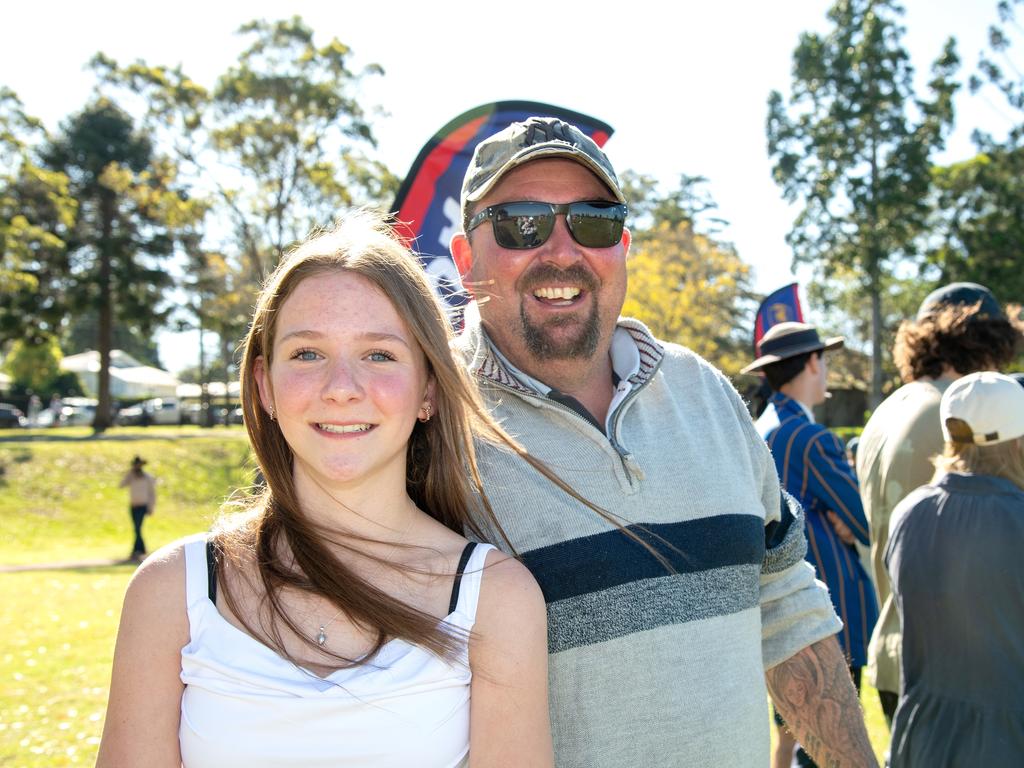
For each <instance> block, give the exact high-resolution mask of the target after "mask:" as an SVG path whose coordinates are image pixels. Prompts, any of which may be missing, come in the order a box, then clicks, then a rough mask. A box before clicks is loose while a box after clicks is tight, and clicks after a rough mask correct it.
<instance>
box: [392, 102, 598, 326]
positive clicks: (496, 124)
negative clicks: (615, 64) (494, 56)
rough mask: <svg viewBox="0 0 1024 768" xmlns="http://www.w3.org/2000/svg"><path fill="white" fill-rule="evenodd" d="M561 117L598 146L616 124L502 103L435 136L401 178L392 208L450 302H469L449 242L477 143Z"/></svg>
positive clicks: (459, 222) (563, 111) (536, 104)
mask: <svg viewBox="0 0 1024 768" xmlns="http://www.w3.org/2000/svg"><path fill="white" fill-rule="evenodd" d="M533 116H542V117H557V118H559V119H560V120H565V121H566V122H568V123H572V124H573V125H575V126H577V127H578V128H579V129H580V130H581V131H583V132H584V133H585V134H587V135H588V136H590V138H592V139H593V140H594V142H595V143H596V144H597V145H598V146H604V143H605V142H606V141H607V140H608V137H609V136H611V135H612V127H611V126H610V125H608V124H607V123H603V122H601V121H600V120H595V119H594V118H593V117H589V116H587V115H583V114H580V113H579V112H573V111H572V110H569V109H564V108H562V107H555V106H552V105H551V104H541V103H539V102H536V101H499V102H495V103H493V104H484V105H483V106H480V107H477V108H476V109H471V110H469V111H468V112H464V113H463V114H461V115H459V116H458V117H456V118H455V119H454V120H452V121H451V122H450V123H448V124H447V125H446V126H444V128H442V129H441V130H439V131H438V132H437V133H435V134H434V136H433V138H431V139H430V141H428V142H427V143H426V145H425V146H424V147H423V149H421V150H420V153H419V155H418V156H417V158H416V160H415V161H414V162H413V164H412V168H411V169H410V170H409V174H408V175H407V176H406V177H405V181H404V182H402V186H401V188H400V189H399V190H398V195H396V196H395V202H394V205H393V206H392V208H391V210H393V211H397V215H396V217H397V219H398V222H399V224H398V225H397V227H396V229H397V230H398V232H399V233H400V234H401V235H402V236H403V237H404V238H406V240H407V241H408V243H409V246H410V247H411V248H412V249H413V250H414V251H415V252H416V253H417V254H418V255H419V257H420V261H421V262H422V263H423V267H424V269H425V270H426V271H427V274H428V275H430V276H431V278H432V279H433V281H434V284H435V286H436V287H437V291H438V293H439V294H440V295H441V297H442V298H443V299H445V301H447V302H448V303H449V304H450V305H451V306H453V307H456V306H461V305H462V304H465V303H466V300H467V299H466V295H465V293H464V292H463V290H462V282H461V281H460V280H459V273H458V270H456V268H455V264H454V262H452V259H451V254H450V253H449V251H448V243H449V241H450V240H451V237H452V235H453V234H455V233H456V232H458V231H459V230H460V229H462V212H461V210H460V207H459V197H460V193H461V191H462V178H463V176H465V174H466V169H467V168H468V167H469V161H470V159H471V158H472V157H473V150H474V149H476V145H477V144H478V143H480V141H482V140H483V139H485V138H487V137H488V136H490V135H491V134H494V133H497V132H498V131H500V130H501V129H502V128H505V127H506V126H507V125H509V124H510V123H514V122H517V121H520V120H525V119H526V118H528V117H533Z"/></svg>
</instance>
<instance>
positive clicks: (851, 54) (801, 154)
mask: <svg viewBox="0 0 1024 768" xmlns="http://www.w3.org/2000/svg"><path fill="white" fill-rule="evenodd" d="M901 14H902V8H900V6H899V5H898V4H897V3H895V2H893V0H836V2H835V3H834V4H833V5H832V7H831V8H830V9H829V11H828V19H829V21H830V22H831V28H830V30H829V32H828V33H826V34H824V35H822V34H817V33H813V32H808V33H804V34H803V35H802V36H801V38H800V42H799V44H798V45H797V48H796V50H795V51H794V54H793V78H792V83H791V89H790V91H791V93H790V96H789V98H788V100H787V99H785V98H784V97H783V96H782V94H781V93H780V92H778V91H774V92H772V93H771V95H770V96H769V99H768V111H769V114H768V122H767V135H768V151H769V155H770V156H771V158H772V160H773V164H774V165H773V175H774V178H775V180H776V182H777V183H778V184H779V185H780V186H781V188H782V191H783V195H784V196H785V198H786V200H788V201H790V202H795V203H799V204H800V205H801V206H802V207H801V209H800V212H799V214H798V216H797V218H796V221H795V222H794V224H793V228H792V230H791V231H790V233H789V236H788V242H789V243H790V245H791V246H792V248H793V253H794V260H795V261H796V262H802V263H808V264H811V265H813V266H814V268H815V273H816V275H817V276H818V277H819V279H821V280H823V281H826V282H827V281H828V280H829V279H830V278H832V277H833V276H834V275H836V273H837V271H839V270H846V271H847V272H848V273H849V274H853V275H856V276H857V278H858V280H859V288H860V290H861V292H862V293H863V295H866V296H868V297H869V299H870V303H871V308H872V313H871V316H872V323H871V325H872V332H871V340H872V350H873V352H872V377H871V378H872V381H871V394H872V399H873V401H874V402H875V403H877V402H878V401H880V399H881V394H882V355H883V348H882V343H881V341H882V315H883V312H882V306H881V303H882V297H883V292H882V291H883V280H884V276H885V275H887V274H889V273H891V271H892V269H893V266H894V264H896V263H897V262H898V261H900V260H903V261H907V260H910V259H913V258H914V257H915V256H916V255H917V248H916V242H917V238H918V237H919V236H920V234H921V233H922V231H923V229H924V226H925V222H926V220H927V215H928V211H929V206H928V200H929V193H930V190H931V166H930V158H931V156H932V154H933V153H934V152H935V151H937V150H939V149H941V148H942V146H943V142H944V138H945V134H946V132H947V131H948V129H949V127H950V125H951V124H952V120H953V101H952V98H953V94H954V93H955V91H956V89H957V87H958V86H957V84H956V82H955V81H954V79H953V76H954V74H955V72H956V70H957V67H958V65H959V60H958V58H957V55H956V50H955V45H954V42H953V40H952V39H950V40H949V41H948V42H947V43H946V45H945V47H944V49H943V51H942V52H941V54H940V55H939V57H938V58H937V59H936V61H935V63H934V65H933V67H932V78H931V80H930V82H929V85H928V95H927V97H918V96H916V95H915V92H914V88H913V83H912V76H913V68H912V67H911V64H910V61H909V57H908V55H907V52H906V50H905V49H904V48H903V44H902V37H903V33H904V28H903V27H902V26H901V25H900V23H899V17H900V16H901Z"/></svg>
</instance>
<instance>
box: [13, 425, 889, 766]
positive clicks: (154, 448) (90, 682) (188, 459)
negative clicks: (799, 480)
mask: <svg viewBox="0 0 1024 768" xmlns="http://www.w3.org/2000/svg"><path fill="white" fill-rule="evenodd" d="M137 453H138V454H140V455H142V456H143V457H144V458H146V459H148V460H149V464H148V465H147V467H146V469H147V470H148V471H151V472H152V473H153V474H155V475H156V476H157V478H158V479H159V486H158V491H157V510H156V514H155V515H154V516H153V517H151V518H148V519H147V521H146V525H145V531H144V532H145V536H146V543H147V544H148V545H149V547H150V549H156V548H157V547H159V546H162V545H163V544H166V543H168V542H169V541H172V540H174V539H176V538H178V537H180V536H184V535H186V534H189V533H194V532H196V531H199V530H203V529H205V528H207V527H209V525H210V522H211V521H212V520H213V518H214V516H215V515H216V512H217V509H218V507H219V505H220V503H221V502H222V501H223V500H224V499H225V498H226V497H227V496H228V495H230V494H231V493H232V492H233V491H234V490H235V489H237V488H239V487H245V486H247V485H248V483H250V482H251V478H252V471H251V467H250V465H249V463H248V444H247V442H246V440H245V433H244V431H243V430H242V429H241V428H217V429H213V430H201V429H199V428H198V427H193V428H187V427H186V428H181V429H178V428H159V427H149V428H118V429H112V430H110V432H109V433H107V434H106V435H105V436H104V437H102V438H99V439H92V438H91V437H90V431H89V430H88V429H87V428H68V429H57V430H45V431H43V430H38V431H32V430H0V531H3V536H2V537H0V565H23V564H32V563H55V562H83V561H92V560H101V559H118V558H123V557H125V556H126V555H127V554H128V550H129V549H130V548H131V522H130V519H129V516H128V502H127V492H126V491H125V489H122V488H118V487H117V484H118V482H119V481H120V479H121V477H122V475H123V474H124V472H125V470H126V469H127V466H128V463H129V461H130V460H131V458H132V456H134V455H135V454H137ZM133 570H134V566H131V565H116V566H106V567H85V568H56V569H52V570H41V571H24V572H18V573H0V766H11V767H12V768H13V767H14V766H17V767H18V768H44V766H45V767H46V768H50V767H51V766H64V765H91V764H93V762H95V759H96V750H97V745H98V744H99V737H100V733H101V732H102V729H103V714H104V710H105V708H106V700H107V687H108V685H109V682H110V663H111V659H112V656H113V651H114V637H115V635H116V632H117V622H118V619H119V616H120V610H121V599H122V597H123V595H124V589H125V586H126V584H127V583H128V579H129V578H130V577H131V574H132V572H133ZM861 699H862V701H863V702H864V709H865V712H866V715H867V721H868V730H869V732H870V734H871V739H872V743H873V745H874V747H875V751H876V753H877V754H878V755H879V757H881V754H882V752H883V750H884V749H885V748H886V747H887V745H888V741H889V734H888V730H887V729H886V726H885V721H884V719H883V718H882V713H881V710H880V709H879V706H878V696H877V694H876V693H875V691H874V690H873V689H871V688H869V687H867V686H865V689H864V691H863V694H862V696H861ZM773 731H774V728H773ZM737 737H740V735H739V734H737Z"/></svg>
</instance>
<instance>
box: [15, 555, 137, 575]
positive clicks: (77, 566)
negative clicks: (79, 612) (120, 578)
mask: <svg viewBox="0 0 1024 768" xmlns="http://www.w3.org/2000/svg"><path fill="white" fill-rule="evenodd" d="M138 567H139V562H138V561H136V560H127V559H125V560H85V561H79V562H75V563H25V564H23V565H0V573H25V572H26V571H65V572H69V573H82V574H89V575H93V576H98V575H101V574H117V573H123V572H124V571H125V570H126V569H132V570H134V569H136V568H138Z"/></svg>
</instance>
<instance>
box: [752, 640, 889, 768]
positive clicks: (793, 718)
mask: <svg viewBox="0 0 1024 768" xmlns="http://www.w3.org/2000/svg"><path fill="white" fill-rule="evenodd" d="M765 679H766V680H767V682H768V691H769V692H770V693H771V695H772V700H773V701H774V702H775V706H776V708H777V709H778V710H779V714H780V715H782V717H783V719H784V720H785V721H786V726H787V727H788V728H789V730H790V732H792V734H793V735H794V736H796V739H797V741H799V742H800V744H801V746H803V748H804V750H805V751H806V752H807V753H808V754H809V755H810V756H811V757H812V758H814V762H816V763H817V764H818V765H819V766H821V768H846V767H847V766H851V767H855V768H861V767H862V766H869V767H870V766H875V767H876V768H877V766H878V761H877V760H875V754H874V752H873V751H872V749H871V742H870V740H869V739H868V732H867V728H866V727H865V726H864V713H863V712H862V711H861V708H860V702H859V701H858V700H857V690H856V689H855V688H854V687H853V681H852V680H851V679H850V670H849V668H847V666H846V659H844V658H843V654H842V652H841V651H840V650H839V643H838V642H837V641H836V639H835V637H827V638H825V639H824V640H819V641H818V642H816V643H815V644H814V645H811V646H809V647H807V648H804V649H803V650H802V651H800V652H799V653H797V654H796V655H795V656H793V657H792V658H790V659H787V660H786V661H784V662H782V663H781V664H779V665H778V666H775V667H772V668H771V669H769V670H768V671H767V672H766V673H765Z"/></svg>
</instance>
